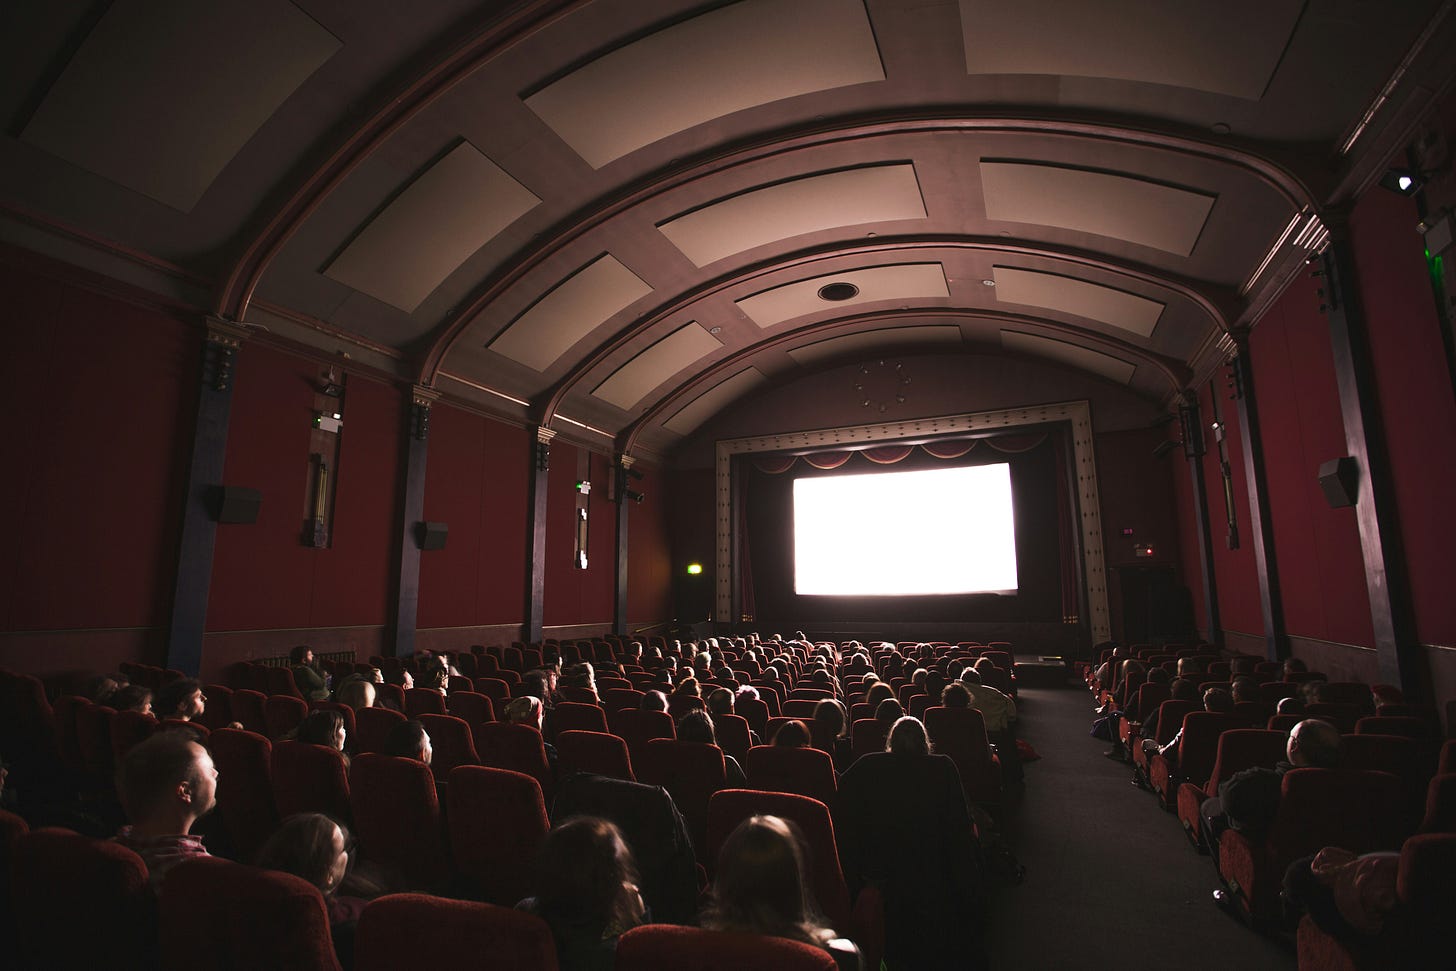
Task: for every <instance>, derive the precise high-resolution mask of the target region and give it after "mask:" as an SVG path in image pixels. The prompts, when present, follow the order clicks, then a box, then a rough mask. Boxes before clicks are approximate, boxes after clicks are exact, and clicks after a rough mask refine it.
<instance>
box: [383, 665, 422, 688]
mask: <svg viewBox="0 0 1456 971" xmlns="http://www.w3.org/2000/svg"><path fill="white" fill-rule="evenodd" d="M384 680H385V681H386V682H387V683H388V684H397V685H399V686H400V687H401V688H404V689H405V690H406V691H407V690H409V689H410V688H413V687H414V686H415V676H414V675H413V674H410V673H409V672H408V671H406V670H405V669H404V668H395V669H394V670H393V671H391V672H389V673H388V674H386V675H385V676H384Z"/></svg>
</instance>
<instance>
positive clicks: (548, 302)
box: [489, 254, 652, 371]
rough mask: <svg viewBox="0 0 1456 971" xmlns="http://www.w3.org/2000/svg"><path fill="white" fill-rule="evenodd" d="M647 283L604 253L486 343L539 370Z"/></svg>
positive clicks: (645, 291) (637, 295)
mask: <svg viewBox="0 0 1456 971" xmlns="http://www.w3.org/2000/svg"><path fill="white" fill-rule="evenodd" d="M651 292H652V288H651V287H649V286H648V285H647V284H646V283H644V282H643V281H642V279H641V278H640V277H638V276H637V275H636V274H635V273H633V272H632V271H631V270H629V269H627V268H626V267H625V266H623V265H622V264H621V263H618V262H617V260H616V259H615V258H614V257H613V256H612V255H611V254H607V255H604V256H602V257H600V258H598V259H597V260H596V261H594V262H592V263H588V264H587V265H586V266H584V267H582V268H581V269H580V270H578V271H577V272H576V273H574V274H572V275H571V276H569V277H567V278H566V279H565V280H564V281H562V282H561V283H560V284H558V285H557V286H556V288H555V289H554V290H552V291H551V292H550V293H548V294H546V296H544V297H542V298H541V299H540V300H538V301H536V303H535V304H533V305H532V306H531V308H530V309H529V310H527V311H526V312H525V313H523V314H521V316H519V317H517V318H516V320H515V322H514V323H512V324H511V325H510V326H509V327H507V328H506V329H505V330H504V331H502V332H501V334H500V336H498V337H497V338H496V339H495V340H493V341H491V342H490V344H489V347H490V349H491V350H493V351H495V352H496V353H497V354H502V355H504V356H506V357H508V358H510V359H511V360H513V361H518V362H520V363H521V364H524V365H526V366H527V367H529V368H534V369H535V370H537V371H544V370H546V369H547V368H549V367H550V366H551V365H552V364H553V363H555V361H556V359H557V358H559V357H560V356H561V355H562V354H564V353H566V351H567V350H569V349H570V348H571V346H572V345H573V344H575V343H576V342H577V341H579V340H581V339H582V338H583V337H585V336H586V335H587V334H590V333H591V332H592V331H593V330H596V328H597V327H598V326H600V325H601V324H602V323H603V322H604V321H605V320H606V319H607V318H608V317H611V316H612V315H613V314H615V313H617V311H619V310H621V309H622V308H624V307H626V306H628V305H629V304H631V303H632V302H633V301H635V300H638V299H640V298H642V297H644V296H646V295H647V294H649V293H651Z"/></svg>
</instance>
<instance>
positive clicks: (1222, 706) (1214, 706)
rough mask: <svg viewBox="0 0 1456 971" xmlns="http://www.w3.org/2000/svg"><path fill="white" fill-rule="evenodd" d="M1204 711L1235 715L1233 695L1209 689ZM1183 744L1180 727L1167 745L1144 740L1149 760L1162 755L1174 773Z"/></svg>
mask: <svg viewBox="0 0 1456 971" xmlns="http://www.w3.org/2000/svg"><path fill="white" fill-rule="evenodd" d="M1203 710H1204V711H1214V712H1218V713H1220V714H1223V715H1230V714H1233V710H1234V699H1233V695H1231V694H1229V693H1228V692H1227V691H1225V690H1223V689H1222V688H1209V689H1208V690H1207V691H1205V692H1204V693H1203ZM1182 744H1183V726H1182V725H1179V726H1178V731H1177V732H1175V733H1174V734H1173V737H1172V738H1171V739H1169V741H1168V744H1166V745H1162V746H1159V745H1158V743H1157V742H1156V741H1155V740H1153V739H1151V738H1145V739H1143V752H1144V753H1146V754H1147V756H1148V758H1152V757H1153V755H1154V754H1157V755H1161V756H1162V757H1163V758H1164V759H1166V760H1167V762H1168V767H1169V768H1170V769H1172V770H1174V771H1177V768H1178V746H1180V745H1182Z"/></svg>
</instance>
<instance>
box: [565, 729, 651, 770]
mask: <svg viewBox="0 0 1456 971" xmlns="http://www.w3.org/2000/svg"><path fill="white" fill-rule="evenodd" d="M556 755H557V766H556V769H557V772H558V773H559V774H560V775H561V777H562V778H563V779H565V778H566V777H567V776H568V775H570V774H571V773H573V772H591V773H594V774H596V775H605V776H610V777H611V778H613V779H626V780H627V781H628V782H636V781H637V777H636V775H634V774H633V772H632V757H631V754H630V753H629V752H628V751H627V743H626V742H625V741H624V740H623V739H622V738H621V737H619V736H617V735H611V734H608V733H607V732H575V731H571V732H561V733H560V734H558V735H557V736H556Z"/></svg>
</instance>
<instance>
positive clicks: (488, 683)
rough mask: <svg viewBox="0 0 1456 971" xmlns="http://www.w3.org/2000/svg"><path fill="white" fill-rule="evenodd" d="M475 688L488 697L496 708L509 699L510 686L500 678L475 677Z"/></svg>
mask: <svg viewBox="0 0 1456 971" xmlns="http://www.w3.org/2000/svg"><path fill="white" fill-rule="evenodd" d="M475 690H476V691H478V692H479V693H480V694H483V695H485V696H486V697H487V698H489V699H490V701H491V704H493V705H494V706H495V707H496V708H500V707H502V706H504V705H505V703H506V702H508V701H510V700H511V686H510V684H509V683H507V682H505V681H503V680H501V679H500V678H495V677H480V678H476V679H475Z"/></svg>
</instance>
